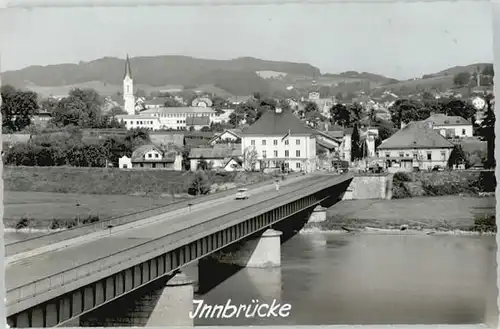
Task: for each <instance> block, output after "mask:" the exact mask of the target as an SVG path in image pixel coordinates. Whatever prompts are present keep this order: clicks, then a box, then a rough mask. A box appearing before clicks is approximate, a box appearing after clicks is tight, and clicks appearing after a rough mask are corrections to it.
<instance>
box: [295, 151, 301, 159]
mask: <svg viewBox="0 0 500 329" xmlns="http://www.w3.org/2000/svg"><path fill="white" fill-rule="evenodd" d="M295 156H296V157H297V158H300V151H299V150H297V151H295Z"/></svg>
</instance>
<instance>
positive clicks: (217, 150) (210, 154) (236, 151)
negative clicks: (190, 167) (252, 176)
mask: <svg viewBox="0 0 500 329" xmlns="http://www.w3.org/2000/svg"><path fill="white" fill-rule="evenodd" d="M237 156H241V147H240V146H239V145H236V146H233V147H214V148H211V147H205V148H192V149H191V151H190V152H189V158H191V159H199V158H201V157H203V158H205V159H225V158H230V157H237Z"/></svg>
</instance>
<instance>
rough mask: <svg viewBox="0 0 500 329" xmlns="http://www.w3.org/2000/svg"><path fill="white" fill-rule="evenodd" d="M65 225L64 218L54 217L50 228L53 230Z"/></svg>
mask: <svg viewBox="0 0 500 329" xmlns="http://www.w3.org/2000/svg"><path fill="white" fill-rule="evenodd" d="M64 226H65V225H64V221H63V220H61V219H57V218H53V219H52V221H51V222H50V225H49V228H50V229H51V230H57V229H60V228H63V227H64Z"/></svg>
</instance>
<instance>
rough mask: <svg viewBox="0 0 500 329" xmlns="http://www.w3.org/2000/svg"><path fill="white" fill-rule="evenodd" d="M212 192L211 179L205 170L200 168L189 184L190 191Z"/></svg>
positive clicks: (197, 193) (193, 192)
mask: <svg viewBox="0 0 500 329" xmlns="http://www.w3.org/2000/svg"><path fill="white" fill-rule="evenodd" d="M208 192H210V181H209V179H208V177H207V174H206V173H205V172H204V171H203V170H199V171H197V172H196V173H195V174H194V177H193V178H192V180H191V183H190V184H189V188H188V193H189V194H190V195H204V194H208Z"/></svg>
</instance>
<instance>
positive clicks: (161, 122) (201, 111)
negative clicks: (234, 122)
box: [116, 54, 220, 130]
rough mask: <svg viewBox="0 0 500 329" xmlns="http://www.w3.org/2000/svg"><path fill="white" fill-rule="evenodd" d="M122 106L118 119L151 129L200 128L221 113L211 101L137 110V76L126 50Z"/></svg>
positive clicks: (126, 124) (128, 125) (217, 118)
mask: <svg viewBox="0 0 500 329" xmlns="http://www.w3.org/2000/svg"><path fill="white" fill-rule="evenodd" d="M123 101H124V106H123V109H124V110H125V112H127V114H125V115H117V116H116V118H117V119H118V120H119V121H122V122H124V123H125V127H126V128H127V129H134V128H145V129H149V130H160V129H174V130H187V129H190V128H191V126H192V128H191V129H195V130H199V129H201V128H202V127H204V126H207V127H208V126H210V124H211V123H212V122H218V121H220V120H219V119H220V118H219V116H220V115H219V114H218V113H216V112H215V110H213V109H212V108H211V105H212V103H211V101H210V102H200V103H203V105H201V104H200V106H198V104H196V105H195V104H193V106H191V107H165V106H159V107H156V108H151V109H147V110H145V111H141V112H140V113H136V98H135V95H134V79H133V76H132V68H131V65H130V58H129V56H128V54H127V58H126V60H125V74H124V76H123Z"/></svg>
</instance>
